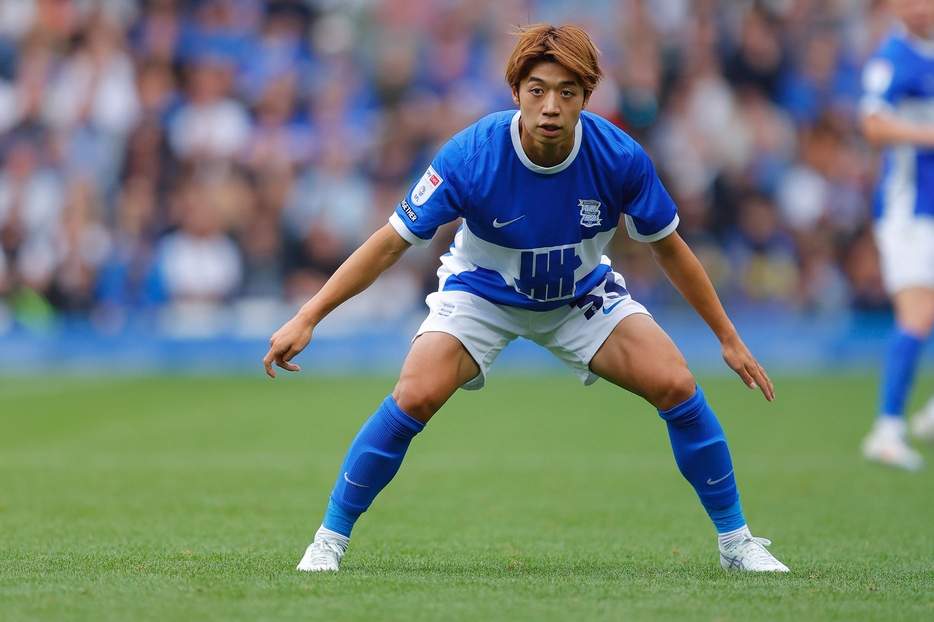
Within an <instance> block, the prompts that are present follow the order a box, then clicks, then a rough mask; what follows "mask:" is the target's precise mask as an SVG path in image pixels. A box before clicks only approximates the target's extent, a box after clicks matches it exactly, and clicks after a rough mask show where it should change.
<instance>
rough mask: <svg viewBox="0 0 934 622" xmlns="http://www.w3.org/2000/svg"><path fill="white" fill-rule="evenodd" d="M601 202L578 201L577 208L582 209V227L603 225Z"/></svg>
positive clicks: (591, 200) (590, 200)
mask: <svg viewBox="0 0 934 622" xmlns="http://www.w3.org/2000/svg"><path fill="white" fill-rule="evenodd" d="M601 205H603V204H602V203H601V202H600V201H595V200H594V199H578V200H577V206H578V207H580V208H581V225H583V226H584V227H599V226H600V225H601V224H602V222H603V221H602V220H601V219H600V206H601Z"/></svg>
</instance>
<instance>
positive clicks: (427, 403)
mask: <svg viewBox="0 0 934 622" xmlns="http://www.w3.org/2000/svg"><path fill="white" fill-rule="evenodd" d="M447 397H448V396H441V395H434V394H433V393H432V391H431V389H430V388H427V387H424V386H422V385H421V384H420V383H419V382H417V381H412V380H406V379H404V378H400V379H399V382H398V383H396V388H395V389H393V391H392V398H393V399H394V400H396V404H398V405H399V408H401V409H402V412H404V413H405V414H407V415H409V416H410V417H412V418H413V419H417V420H418V421H421V422H422V423H428V420H429V419H431V417H432V416H433V415H434V414H435V413H436V412H438V410H440V409H441V407H442V406H443V405H444V402H446V401H447Z"/></svg>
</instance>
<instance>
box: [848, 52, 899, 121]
mask: <svg viewBox="0 0 934 622" xmlns="http://www.w3.org/2000/svg"><path fill="white" fill-rule="evenodd" d="M898 56H899V54H898V49H897V48H896V47H895V46H894V45H893V44H892V43H891V42H890V43H889V44H888V45H886V46H884V47H883V48H882V49H881V50H879V52H877V53H876V54H875V55H874V56H873V57H872V58H870V59H869V61H868V62H867V63H866V66H865V67H863V75H862V83H863V95H862V97H861V98H860V100H859V112H860V115H862V116H863V117H868V116H870V115H873V114H876V113H878V112H885V111H888V110H892V109H894V107H895V106H896V104H898V102H899V100H901V99H902V98H903V97H904V96H905V95H906V94H907V92H908V88H909V87H910V80H911V63H905V62H899V60H900V59H899V58H898Z"/></svg>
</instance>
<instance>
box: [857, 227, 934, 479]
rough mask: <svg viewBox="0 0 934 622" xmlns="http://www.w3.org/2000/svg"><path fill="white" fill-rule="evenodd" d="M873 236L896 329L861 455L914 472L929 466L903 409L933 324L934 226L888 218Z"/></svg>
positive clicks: (885, 360) (884, 365)
mask: <svg viewBox="0 0 934 622" xmlns="http://www.w3.org/2000/svg"><path fill="white" fill-rule="evenodd" d="M874 233H875V238H876V244H877V246H878V248H879V260H880V261H879V267H880V269H881V271H882V280H883V283H884V284H885V288H886V290H887V291H888V292H889V293H890V294H891V296H892V304H893V306H894V308H895V330H894V331H893V334H892V337H891V338H890V342H889V347H888V351H887V353H886V356H885V358H884V360H883V364H882V376H881V382H880V387H879V388H880V391H879V410H878V411H877V413H876V419H875V422H874V423H873V426H872V429H871V430H870V432H869V434H868V435H867V436H866V438H865V440H864V441H863V445H862V450H863V455H864V456H865V457H866V458H867V459H869V460H873V461H875V462H880V463H882V464H887V465H890V466H894V467H898V468H902V469H906V470H910V471H915V470H918V469H920V468H921V467H922V466H923V463H924V461H923V459H922V457H921V454H919V453H918V452H916V451H915V450H914V449H912V448H911V446H910V445H909V444H908V439H907V434H906V431H907V425H906V424H905V416H904V414H905V413H904V409H905V404H906V403H907V401H908V397H909V396H910V394H911V387H912V385H913V383H914V378H915V374H916V371H917V366H918V361H919V359H920V356H921V350H922V347H923V345H924V340H925V339H926V338H927V337H928V335H929V334H930V332H931V325H932V323H934V223H932V222H930V221H929V219H923V218H908V219H897V218H893V219H883V220H881V221H879V223H878V224H877V225H876V228H875V230H874Z"/></svg>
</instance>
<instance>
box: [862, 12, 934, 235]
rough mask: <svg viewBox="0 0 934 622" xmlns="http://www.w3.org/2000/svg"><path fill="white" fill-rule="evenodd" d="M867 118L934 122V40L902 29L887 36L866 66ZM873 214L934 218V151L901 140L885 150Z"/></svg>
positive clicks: (863, 104) (879, 216)
mask: <svg viewBox="0 0 934 622" xmlns="http://www.w3.org/2000/svg"><path fill="white" fill-rule="evenodd" d="M863 91H864V94H863V97H862V99H861V101H860V112H861V114H863V115H864V116H868V115H872V114H876V113H886V114H891V115H894V116H896V117H898V118H900V119H904V120H906V121H915V122H924V123H934V41H926V40H921V39H918V38H917V37H913V36H911V35H910V34H909V33H908V32H907V31H906V30H905V29H904V28H900V29H898V30H897V31H896V32H893V33H892V34H891V35H890V36H889V37H887V38H886V39H885V40H884V41H883V42H882V44H881V45H880V47H879V49H878V50H877V51H876V53H875V54H874V55H873V57H872V58H870V60H869V61H868V62H867V63H866V66H865V68H864V69H863ZM873 212H874V216H875V218H877V219H878V218H906V217H913V216H914V215H927V216H934V150H932V149H927V148H920V147H917V146H915V145H912V144H908V143H902V144H897V145H891V146H888V147H886V148H885V150H884V151H883V154H882V168H881V173H880V176H879V183H878V185H877V187H876V193H875V204H874V209H873Z"/></svg>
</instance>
